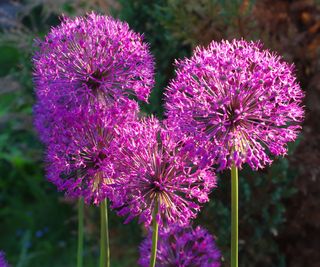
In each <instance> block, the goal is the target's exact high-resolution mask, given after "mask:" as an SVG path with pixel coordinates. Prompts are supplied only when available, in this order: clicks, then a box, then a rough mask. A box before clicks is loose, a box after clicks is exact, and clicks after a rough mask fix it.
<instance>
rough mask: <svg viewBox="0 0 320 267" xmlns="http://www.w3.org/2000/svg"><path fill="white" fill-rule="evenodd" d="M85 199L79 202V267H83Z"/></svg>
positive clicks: (80, 199)
mask: <svg viewBox="0 0 320 267" xmlns="http://www.w3.org/2000/svg"><path fill="white" fill-rule="evenodd" d="M83 209H84V201H83V198H81V197H79V200H78V253H77V267H82V266H83Z"/></svg>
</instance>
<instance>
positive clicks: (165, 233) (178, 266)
mask: <svg viewBox="0 0 320 267" xmlns="http://www.w3.org/2000/svg"><path fill="white" fill-rule="evenodd" d="M151 246H152V234H151V232H150V234H149V235H148V237H147V238H146V239H145V240H144V241H143V243H142V244H141V246H140V259H139V264H140V266H142V267H148V266H149V262H150V254H151ZM220 257H221V254H220V251H219V250H218V249H217V247H216V245H215V242H214V239H213V237H212V236H211V235H210V234H209V233H208V231H206V230H205V229H202V228H201V227H199V226H198V227H196V228H195V229H193V228H192V227H190V226H188V227H185V228H184V227H181V226H171V227H169V228H167V229H166V228H164V229H160V232H159V241H158V248H157V260H156V267H219V266H220Z"/></svg>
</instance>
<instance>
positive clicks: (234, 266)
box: [231, 165, 239, 267]
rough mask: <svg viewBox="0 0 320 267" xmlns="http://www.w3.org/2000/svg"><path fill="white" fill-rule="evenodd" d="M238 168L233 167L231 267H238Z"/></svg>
mask: <svg viewBox="0 0 320 267" xmlns="http://www.w3.org/2000/svg"><path fill="white" fill-rule="evenodd" d="M238 194H239V189H238V168H237V167H236V166H235V165H232V167H231V267H238V215H239V211H238Z"/></svg>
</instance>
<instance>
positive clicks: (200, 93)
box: [166, 40, 304, 169]
mask: <svg viewBox="0 0 320 267" xmlns="http://www.w3.org/2000/svg"><path fill="white" fill-rule="evenodd" d="M176 66H177V71H176V77H175V78H174V79H173V80H172V81H171V83H170V85H169V87H168V89H167V92H166V101H167V104H166V109H167V116H168V120H169V121H171V122H172V123H175V124H177V125H179V127H180V129H181V130H182V131H183V132H184V133H189V134H192V135H194V136H196V137H199V139H201V140H202V142H203V143H207V144H208V143H209V145H211V148H210V151H209V152H210V154H211V157H212V158H213V159H214V160H215V162H216V163H217V164H218V165H219V168H220V169H224V168H226V167H230V166H231V165H232V164H235V165H236V166H237V167H241V166H242V164H243V163H248V164H249V165H250V167H251V168H253V169H258V168H263V167H264V166H265V165H266V164H270V163H271V161H272V160H271V158H270V154H274V155H276V156H278V155H284V154H286V152H287V143H288V142H291V141H294V140H295V139H296V138H297V135H298V133H299V131H300V129H301V126H300V123H301V122H302V120H303V116H304V110H303V107H302V100H303V97H304V93H303V91H302V90H301V88H300V86H299V84H298V82H297V81H296V77H295V75H294V66H293V65H290V64H288V63H286V62H284V61H283V59H282V58H281V57H279V56H277V55H276V54H275V53H271V52H270V51H268V50H263V49H262V44H261V43H259V42H257V43H256V42H247V41H245V40H233V41H231V42H229V41H222V42H215V41H213V42H212V43H211V44H210V45H209V46H208V47H207V48H202V47H198V48H196V50H195V51H194V54H193V56H192V57H191V58H190V59H184V60H180V61H177V62H176Z"/></svg>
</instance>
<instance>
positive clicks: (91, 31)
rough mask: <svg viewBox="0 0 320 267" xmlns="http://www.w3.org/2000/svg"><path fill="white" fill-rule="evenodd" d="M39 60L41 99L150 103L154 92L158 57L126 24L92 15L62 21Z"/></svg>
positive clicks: (47, 39)
mask: <svg viewBox="0 0 320 267" xmlns="http://www.w3.org/2000/svg"><path fill="white" fill-rule="evenodd" d="M38 46H39V51H38V53H37V54H36V55H35V57H34V64H35V73H34V75H35V82H36V85H37V86H38V91H39V96H40V97H41V96H42V95H43V94H44V95H45V94H47V93H48V90H49V91H54V92H52V94H53V95H55V94H56V95H57V97H69V98H70V99H73V98H75V100H77V102H78V103H81V102H82V101H84V100H83V99H87V98H90V97H91V96H96V97H98V98H101V99H111V100H114V99H117V98H118V97H121V96H123V95H124V94H134V95H136V96H137V97H138V98H139V99H140V100H147V99H148V96H149V93H150V88H151V87H152V86H153V83H154V80H153V79H154V78H153V76H154V75H153V70H154V63H153V57H152V56H151V55H150V53H149V49H148V45H147V44H145V43H143V36H142V35H140V34H138V33H135V32H133V31H132V30H130V28H129V26H128V24H127V23H124V22H121V21H118V20H116V19H113V18H112V17H108V16H102V15H97V14H95V13H90V14H88V15H87V16H86V17H77V18H74V19H70V18H66V17H64V18H63V21H62V23H61V25H60V26H57V27H54V28H52V30H51V31H50V32H49V33H48V35H47V36H46V37H45V40H44V41H43V42H39V43H38Z"/></svg>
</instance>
